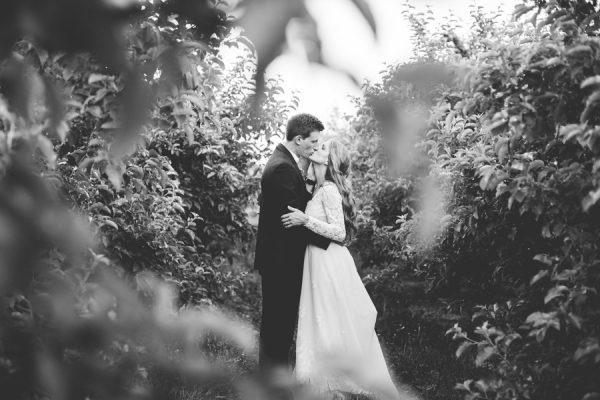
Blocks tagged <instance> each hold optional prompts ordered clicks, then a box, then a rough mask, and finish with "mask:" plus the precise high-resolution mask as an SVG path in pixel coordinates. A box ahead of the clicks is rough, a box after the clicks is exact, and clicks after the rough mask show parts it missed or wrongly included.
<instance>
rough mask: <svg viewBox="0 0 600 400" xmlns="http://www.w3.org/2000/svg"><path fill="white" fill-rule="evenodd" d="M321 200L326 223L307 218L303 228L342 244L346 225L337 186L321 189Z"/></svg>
mask: <svg viewBox="0 0 600 400" xmlns="http://www.w3.org/2000/svg"><path fill="white" fill-rule="evenodd" d="M321 190H322V191H323V193H322V194H321V196H322V197H321V200H322V202H323V208H324V209H325V215H326V216H327V222H325V221H321V220H320V219H317V218H314V217H311V216H308V219H307V220H306V223H305V224H304V226H305V227H306V228H307V229H310V230H311V231H313V232H315V233H318V234H319V235H321V236H325V237H326V238H329V239H331V240H335V241H337V242H343V241H344V239H346V225H345V224H344V209H343V208H342V195H341V194H340V192H339V191H338V188H337V186H335V185H334V184H328V185H325V186H323V187H322V188H321Z"/></svg>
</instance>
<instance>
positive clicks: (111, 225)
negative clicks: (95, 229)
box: [100, 219, 119, 230]
mask: <svg viewBox="0 0 600 400" xmlns="http://www.w3.org/2000/svg"><path fill="white" fill-rule="evenodd" d="M103 226H110V227H111V228H114V229H116V230H119V226H118V225H117V224H116V223H115V222H114V221H111V220H109V219H107V220H105V221H102V223H101V224H100V227H101V228H102V227H103Z"/></svg>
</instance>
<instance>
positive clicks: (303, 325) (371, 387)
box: [255, 114, 412, 399]
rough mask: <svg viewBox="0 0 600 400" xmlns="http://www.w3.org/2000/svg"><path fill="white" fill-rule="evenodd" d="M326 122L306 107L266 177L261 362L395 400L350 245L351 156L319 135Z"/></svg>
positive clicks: (319, 383)
mask: <svg viewBox="0 0 600 400" xmlns="http://www.w3.org/2000/svg"><path fill="white" fill-rule="evenodd" d="M323 130H324V126H323V124H322V123H321V121H319V119H318V118H316V117H314V116H312V115H310V114H299V115H296V116H294V117H292V118H291V119H290V120H289V121H288V124H287V127H286V140H285V141H284V143H282V144H279V145H278V146H277V147H276V149H275V151H274V153H273V155H272V156H271V157H270V159H269V161H268V162H267V164H266V166H265V169H264V172H263V175H262V179H261V195H260V200H259V205H260V214H259V222H258V236H257V241H256V256H255V267H256V268H257V269H258V270H259V272H260V274H261V279H262V321H261V326H260V351H259V367H260V370H261V371H262V372H263V373H266V374H268V373H269V372H271V371H275V370H281V369H284V370H289V369H290V368H293V369H294V375H295V377H296V379H297V380H298V381H299V382H303V383H306V384H307V385H308V386H309V387H311V388H313V389H316V390H317V391H318V392H320V393H351V394H365V395H369V396H372V397H375V398H377V399H398V398H401V397H400V395H399V393H398V391H397V389H396V387H395V385H394V383H393V381H392V378H391V376H390V373H389V371H388V369H387V366H386V363H385V359H384V356H383V353H382V350H381V346H380V344H379V340H378V338H377V335H376V333H375V329H374V326H375V319H376V317H377V310H376V309H375V306H374V305H373V302H372V301H371V298H370V297H369V295H368V293H367V291H366V289H365V287H364V285H363V283H362V280H361V278H360V276H359V275H358V272H357V270H356V266H355V264H354V260H353V259H352V256H351V255H350V252H349V251H348V249H347V248H346V247H345V245H344V243H347V242H348V240H349V237H350V234H351V232H352V231H353V229H354V223H353V222H354V221H353V219H354V215H355V213H354V200H353V196H352V189H351V185H350V180H349V174H350V154H349V151H348V149H346V148H345V147H344V146H343V145H342V144H341V143H340V142H339V141H336V140H334V139H329V140H326V139H323V138H321V133H322V131H323ZM305 175H308V176H310V177H314V181H310V180H309V181H305V178H304V176H305ZM296 326H297V333H296V346H295V357H293V355H292V354H291V353H292V348H293V344H294V333H295V331H296ZM293 359H295V368H294V365H293ZM411 398H412V397H411Z"/></svg>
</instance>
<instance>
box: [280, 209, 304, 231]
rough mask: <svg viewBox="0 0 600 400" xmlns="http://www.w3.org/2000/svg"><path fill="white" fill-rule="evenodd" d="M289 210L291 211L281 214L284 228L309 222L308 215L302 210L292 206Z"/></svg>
mask: <svg viewBox="0 0 600 400" xmlns="http://www.w3.org/2000/svg"><path fill="white" fill-rule="evenodd" d="M288 210H290V211H291V212H290V213H287V214H283V215H282V216H281V222H283V226H284V228H292V227H294V226H301V225H305V224H306V223H307V222H308V215H306V214H304V213H303V212H302V211H300V210H298V209H296V208H294V207H291V206H288Z"/></svg>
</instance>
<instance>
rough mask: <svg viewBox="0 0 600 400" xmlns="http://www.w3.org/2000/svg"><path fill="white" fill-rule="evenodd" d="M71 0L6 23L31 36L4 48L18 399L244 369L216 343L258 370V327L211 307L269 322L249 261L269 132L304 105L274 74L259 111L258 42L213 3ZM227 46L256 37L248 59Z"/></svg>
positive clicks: (1, 300)
mask: <svg viewBox="0 0 600 400" xmlns="http://www.w3.org/2000/svg"><path fill="white" fill-rule="evenodd" d="M13 3H14V4H13ZM52 3H55V2H52ZM62 3H63V2H61V3H60V4H55V6H56V7H57V8H56V10H55V11H56V13H48V14H43V13H42V14H39V11H40V10H38V9H33V8H32V7H30V4H29V3H23V4H20V3H19V4H17V2H9V4H7V5H6V7H8V9H10V10H9V11H11V12H13V11H14V15H12V17H14V20H15V22H18V21H24V20H25V19H26V17H28V16H29V17H32V18H33V20H31V21H30V22H31V23H32V25H31V26H29V25H27V26H22V25H19V24H12V23H11V24H6V25H3V29H5V30H6V31H8V30H11V32H10V35H6V36H5V35H4V33H7V32H3V35H2V40H4V39H6V38H8V37H13V36H14V41H10V42H6V43H5V42H2V43H1V44H2V46H3V47H2V49H1V50H2V51H3V53H2V56H6V57H5V58H4V59H3V60H2V64H1V65H0V75H1V77H0V78H1V82H0V92H1V93H2V95H1V96H0V148H1V151H0V155H1V156H0V157H1V160H0V179H1V180H0V185H1V186H0V201H1V203H0V204H1V205H0V218H1V219H2V221H3V223H2V237H1V239H0V240H1V249H2V250H1V252H0V257H1V262H0V265H1V267H0V276H1V277H2V279H1V282H2V284H1V285H0V296H1V297H0V309H1V312H0V319H1V323H0V326H2V329H1V330H0V360H1V362H0V365H1V367H0V382H1V383H0V387H2V392H3V393H6V394H7V395H9V397H11V398H39V397H50V398H87V397H91V398H114V397H123V398H129V397H136V398H150V397H152V396H153V393H157V390H159V389H161V390H162V389H164V387H159V382H153V381H152V380H150V378H152V377H153V376H161V375H165V376H173V375H174V376H177V377H179V378H180V379H183V380H184V381H188V382H193V383H198V382H204V383H206V382H207V381H206V380H207V379H209V380H212V381H221V380H227V379H230V377H228V376H227V375H228V374H229V373H230V372H231V368H230V367H231V365H227V368H219V367H218V366H217V365H216V364H215V363H214V361H215V360H212V359H211V355H210V354H209V353H210V351H214V350H215V348H216V349H217V350H218V351H223V350H222V349H223V347H224V346H223V345H218V346H215V345H214V342H215V341H216V340H215V339H211V340H208V338H209V337H212V336H211V335H214V336H216V337H218V338H220V339H219V340H218V341H217V342H219V343H223V342H224V341H225V342H227V341H231V342H232V343H233V346H230V347H231V349H230V350H227V351H223V354H228V357H232V358H235V360H236V361H243V363H245V365H246V366H248V365H251V361H248V357H247V356H244V355H243V354H242V352H245V353H246V354H248V353H250V355H251V356H252V354H251V352H252V348H253V341H252V340H253V335H252V333H251V332H250V330H249V329H248V328H247V327H245V326H244V324H243V323H237V322H236V323H232V322H231V317H229V316H227V317H226V316H225V315H222V314H220V313H218V312H217V311H216V308H215V307H211V308H209V309H206V308H198V307H200V306H212V305H220V306H227V307H230V308H233V309H235V310H237V311H239V312H241V313H242V315H243V317H244V319H246V320H248V319H250V318H252V317H254V316H255V315H256V310H257V309H258V307H257V304H256V301H257V298H256V296H255V291H256V288H255V283H254V281H253V280H252V279H247V278H246V275H247V272H245V271H243V267H240V265H238V264H239V263H240V262H243V257H245V256H246V255H245V253H246V251H247V248H248V247H247V246H250V245H251V241H250V238H251V237H252V232H253V228H252V227H251V226H250V225H249V224H248V222H247V221H246V212H245V207H246V204H247V203H248V202H249V201H252V198H253V197H255V196H256V191H257V178H256V173H257V171H258V163H259V162H260V159H261V158H262V157H263V155H264V152H265V150H266V146H263V147H261V146H260V141H259V140H256V139H259V138H264V136H266V135H265V132H266V131H270V133H274V132H276V128H275V127H277V129H278V128H279V127H280V126H281V125H282V123H283V121H284V120H285V119H286V118H287V113H288V112H289V111H290V107H287V106H286V107H280V105H281V104H280V100H278V99H277V96H278V94H279V93H281V88H280V86H279V85H278V82H277V81H272V82H268V84H267V87H266V94H265V101H264V103H263V104H264V108H265V112H264V113H263V114H261V115H255V116H251V114H252V113H251V112H250V111H251V110H250V102H249V98H250V97H251V96H252V95H253V93H254V90H255V89H254V85H253V84H252V80H251V78H252V76H253V74H254V72H255V69H256V63H255V61H254V58H253V52H254V49H253V48H252V47H251V46H252V45H251V43H249V42H248V40H247V39H245V38H244V37H243V36H240V34H239V31H236V30H234V31H230V29H229V28H228V26H227V24H226V23H225V19H224V18H221V17H224V14H223V12H222V11H221V10H219V9H218V8H214V5H213V4H212V3H208V2H207V3H206V4H205V3H201V2H196V3H195V4H196V6H197V7H199V8H193V9H190V8H189V7H188V6H189V4H187V3H186V2H181V1H179V2H178V1H173V2H169V3H164V2H163V3H161V4H160V5H156V6H153V5H151V4H150V3H148V4H145V5H143V6H142V7H141V8H140V6H141V4H136V5H132V6H131V7H129V8H127V7H128V6H127V5H126V4H125V5H123V7H125V8H126V9H127V12H125V11H124V10H121V9H120V8H118V7H120V6H121V5H112V4H109V2H97V4H96V2H94V5H93V6H90V9H89V10H88V9H86V8H85V7H80V6H79V3H78V2H74V3H73V2H64V4H62ZM75 3H77V4H75ZM105 3H106V4H105ZM186 4H187V5H186ZM126 6H127V7H126ZM4 7H5V5H3V8H4ZM11 7H12V8H11ZM113 7H114V8H113ZM206 7H207V8H206ZM88 11H93V12H94V13H96V12H98V13H99V14H94V13H92V14H91V16H89V15H88V14H87V13H88ZM69 12H73V13H74V14H73V15H71V14H69ZM31 13H34V14H35V15H33V16H32V15H30V14H31ZM129 13H130V14H129ZM9 14H10V13H9ZM7 15H8V14H5V13H3V14H2V16H3V18H4V17H5V16H7ZM86 16H87V17H86ZM71 17H74V20H71V19H70V18H71ZM84 17H85V18H84ZM88 17H89V18H88ZM100 17H102V18H106V19H104V20H103V19H102V18H100ZM57 18H58V19H57ZM61 18H62V19H61ZM80 18H81V19H80ZM120 18H123V19H122V20H121V19H120ZM203 18H207V19H203ZM113 19H114V21H113ZM84 20H86V21H87V20H89V21H90V26H82V25H81V22H82V21H84ZM125 21H126V22H127V23H128V24H125V23H124V22H125ZM31 28H35V29H39V31H36V32H33V33H32V32H30V31H27V30H26V29H31ZM11 35H12V36H11ZM44 35H47V37H44ZM23 37H26V39H23ZM104 39H106V40H104ZM113 39H114V40H116V41H117V42H118V43H115V42H114V41H113ZM13 42H14V46H13V47H12V50H13V52H12V53H11V52H10V50H11V46H12V45H13ZM4 46H6V48H5V47H4ZM224 47H237V48H239V54H240V58H239V59H237V60H236V62H235V64H234V65H229V66H227V65H225V64H224V62H223V61H222V59H221V58H220V56H219V51H220V50H221V49H222V48H224ZM240 243H243V244H244V245H241V244H240ZM149 270H150V271H153V272H154V273H155V274H156V276H159V277H160V278H161V279H159V278H155V275H149V274H148V271H149ZM162 280H166V281H168V282H169V285H165V284H163V283H161V282H162ZM173 285H174V286H175V287H176V289H174V288H173ZM248 285H249V286H248ZM236 331H237V332H238V333H235V332H236ZM207 341H208V342H209V343H208V344H207ZM211 343H213V344H211ZM251 359H252V357H250V360H251ZM237 368H238V366H233V369H234V370H235V369H237ZM237 372H242V371H237Z"/></svg>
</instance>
